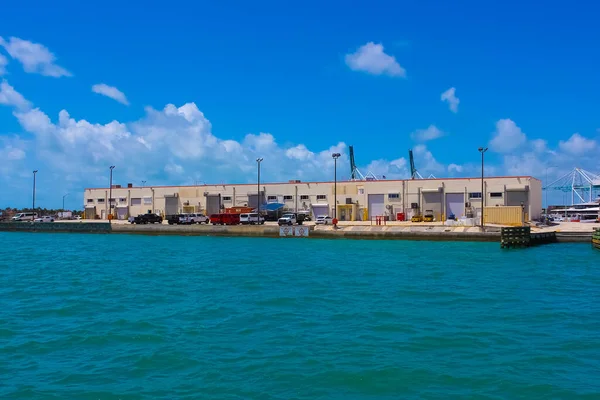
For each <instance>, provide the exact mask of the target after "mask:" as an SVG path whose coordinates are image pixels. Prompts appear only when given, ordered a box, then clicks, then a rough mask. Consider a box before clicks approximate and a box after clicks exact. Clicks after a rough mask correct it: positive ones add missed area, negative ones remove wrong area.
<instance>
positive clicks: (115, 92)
mask: <svg viewBox="0 0 600 400" xmlns="http://www.w3.org/2000/svg"><path fill="white" fill-rule="evenodd" d="M92 92H94V93H98V94H101V95H103V96H106V97H109V98H111V99H113V100H115V101H118V102H119V103H121V104H125V105H126V106H128V105H129V102H128V101H127V97H125V93H123V92H121V91H120V90H119V89H117V88H116V87H114V86H108V85H107V84H104V83H98V84H96V85H94V86H92Z"/></svg>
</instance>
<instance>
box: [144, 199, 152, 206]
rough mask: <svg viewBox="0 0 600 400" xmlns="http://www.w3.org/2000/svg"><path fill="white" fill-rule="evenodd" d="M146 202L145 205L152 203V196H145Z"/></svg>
mask: <svg viewBox="0 0 600 400" xmlns="http://www.w3.org/2000/svg"><path fill="white" fill-rule="evenodd" d="M144 204H145V205H150V204H152V197H144Z"/></svg>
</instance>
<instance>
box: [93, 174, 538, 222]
mask: <svg viewBox="0 0 600 400" xmlns="http://www.w3.org/2000/svg"><path fill="white" fill-rule="evenodd" d="M334 186H335V185H334V182H301V181H298V180H293V181H289V182H287V183H264V184H262V183H261V186H260V193H259V191H258V188H257V184H256V183H254V184H221V185H197V186H145V187H137V186H133V185H132V184H127V185H126V186H124V187H122V186H121V185H113V189H112V199H111V200H110V201H109V198H108V197H109V193H110V190H109V188H94V189H85V194H84V202H85V204H84V206H85V217H86V218H89V219H94V218H100V219H106V218H107V216H108V215H109V214H111V212H109V209H111V210H112V215H113V216H114V218H116V219H127V218H128V217H129V216H135V215H138V214H144V213H147V212H155V213H157V214H160V215H163V216H164V215H170V214H178V213H191V212H201V213H205V214H207V215H210V214H215V213H219V212H223V210H224V209H225V208H231V207H252V208H256V206H257V204H258V201H260V204H261V209H263V210H264V209H267V210H276V209H282V210H291V211H301V210H302V211H304V210H307V211H308V212H310V213H311V214H312V216H313V217H316V216H318V215H331V216H332V215H333V214H334V213H333V211H334ZM482 199H485V203H484V205H485V207H505V206H508V207H513V208H515V207H516V206H519V207H521V209H522V210H523V215H524V219H525V220H531V219H538V218H539V217H540V215H541V212H542V184H541V181H540V180H538V179H536V178H533V177H530V176H510V177H486V178H485V179H484V193H483V195H482V192H481V178H447V179H412V180H366V181H338V182H337V202H336V203H335V205H336V207H337V217H338V219H339V220H340V221H359V220H370V219H373V218H375V217H376V216H387V217H388V219H390V220H395V219H396V218H397V217H398V216H400V215H401V214H404V217H405V218H406V219H410V218H411V217H412V216H413V215H415V214H417V213H424V212H425V211H427V210H431V211H433V213H434V215H435V218H436V220H438V221H440V220H444V219H445V218H447V217H448V216H449V215H454V216H455V217H456V218H460V217H462V216H469V217H471V216H473V217H477V216H478V215H480V212H481V206H482ZM486 212H487V211H486Z"/></svg>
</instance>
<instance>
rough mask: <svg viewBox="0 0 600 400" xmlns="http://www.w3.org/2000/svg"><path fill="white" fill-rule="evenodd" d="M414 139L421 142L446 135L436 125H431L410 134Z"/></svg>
mask: <svg viewBox="0 0 600 400" xmlns="http://www.w3.org/2000/svg"><path fill="white" fill-rule="evenodd" d="M410 136H411V137H412V138H413V140H416V141H419V142H427V141H429V140H433V139H437V138H440V137H442V136H444V132H442V131H441V130H439V129H438V128H437V127H436V126H435V125H429V127H427V128H426V129H418V130H416V131H415V132H413V133H412V134H411V135H410Z"/></svg>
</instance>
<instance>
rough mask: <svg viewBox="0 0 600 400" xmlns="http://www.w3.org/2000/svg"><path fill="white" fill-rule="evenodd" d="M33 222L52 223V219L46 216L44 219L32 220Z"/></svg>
mask: <svg viewBox="0 0 600 400" xmlns="http://www.w3.org/2000/svg"><path fill="white" fill-rule="evenodd" d="M33 222H54V218H52V217H50V216H48V215H46V216H44V217H41V218H36V219H34V220H33Z"/></svg>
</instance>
